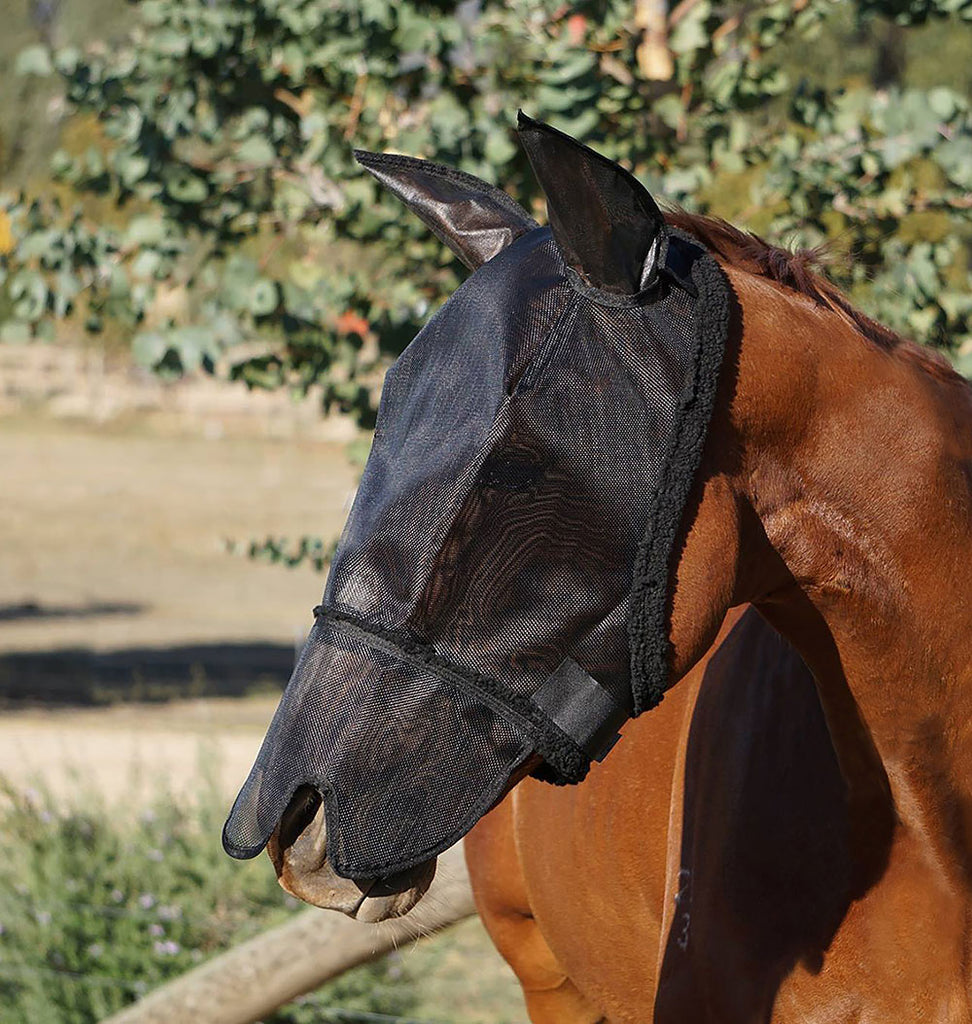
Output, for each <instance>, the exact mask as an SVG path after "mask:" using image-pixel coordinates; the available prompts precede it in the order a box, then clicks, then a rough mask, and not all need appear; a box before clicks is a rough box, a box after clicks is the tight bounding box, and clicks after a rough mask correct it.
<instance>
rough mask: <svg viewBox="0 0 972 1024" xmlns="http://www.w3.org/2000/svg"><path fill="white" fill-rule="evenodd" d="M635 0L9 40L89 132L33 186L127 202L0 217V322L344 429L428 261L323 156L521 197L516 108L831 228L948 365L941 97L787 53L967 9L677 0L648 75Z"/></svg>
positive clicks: (946, 168)
mask: <svg viewBox="0 0 972 1024" xmlns="http://www.w3.org/2000/svg"><path fill="white" fill-rule="evenodd" d="M634 6H635V5H634V4H633V3H632V2H631V0H600V2H579V3H577V4H576V5H574V6H573V7H568V6H565V5H563V4H561V3H560V0H504V2H500V0H464V2H462V3H459V4H453V3H446V2H442V0H403V2H401V3H396V4H391V3H388V2H387V0H222V2H220V3H218V4H213V3H209V2H207V0H141V2H140V3H139V5H138V11H139V13H140V16H141V24H140V26H139V27H138V28H137V29H136V30H135V31H134V32H133V34H132V35H131V38H130V40H129V42H128V43H127V44H126V45H123V46H120V47H114V48H112V49H111V50H108V49H106V48H100V49H99V48H92V49H90V50H89V51H87V52H84V53H82V52H80V51H79V50H78V49H77V48H70V47H69V48H65V49H62V50H59V51H57V52H55V53H48V52H47V51H46V50H43V49H38V48H34V49H32V50H30V51H28V52H26V53H25V54H23V55H22V58H21V66H22V69H23V70H24V71H25V72H27V73H31V74H41V73H45V72H47V71H48V70H49V69H53V73H56V74H57V75H59V76H61V78H62V79H63V82H64V85H65V88H66V91H67V96H68V98H69V100H70V102H71V103H72V104H73V105H74V108H75V110H76V111H77V112H78V113H79V114H80V115H83V116H86V117H89V118H91V121H90V124H91V125H92V131H91V132H90V135H91V139H90V145H89V146H88V147H87V148H86V149H84V150H83V151H81V152H69V151H62V152H59V153H58V154H56V157H55V160H54V167H53V170H54V173H55V175H56V176H57V177H58V178H59V179H61V181H62V182H66V183H67V184H68V185H69V186H70V193H69V194H71V193H73V194H74V195H76V196H85V195H100V196H102V197H107V198H108V200H110V202H111V203H112V204H114V205H115V206H117V207H118V208H120V209H122V210H124V211H127V212H128V218H129V219H128V221H127V224H126V226H125V227H124V228H113V227H109V226H105V225H103V224H101V223H97V222H94V221H92V219H91V218H90V217H89V216H87V215H86V214H85V213H84V209H85V208H84V207H83V206H81V207H79V208H71V209H68V208H66V207H65V208H61V206H60V205H59V204H58V203H57V202H55V201H54V200H52V199H49V198H33V199H29V198H28V197H25V196H19V197H13V196H11V197H8V198H7V199H6V200H5V201H4V202H3V203H2V204H0V235H2V234H3V231H2V223H3V220H5V221H6V223H7V224H8V231H9V233H10V234H11V236H12V241H11V242H10V243H9V244H8V246H7V248H8V250H9V251H8V253H7V255H6V256H5V257H2V261H3V262H2V266H0V278H3V280H2V281H0V309H3V308H5V304H6V306H7V307H8V308H10V310H11V312H10V313H9V314H5V315H6V323H5V324H4V325H3V327H2V328H0V332H2V334H3V335H5V336H7V337H13V338H17V337H24V336H29V335H31V334H34V335H40V336H44V335H48V336H49V335H50V334H51V333H52V326H51V324H52V321H53V320H56V319H58V318H64V317H74V318H77V319H79V320H81V321H83V322H84V324H85V326H86V327H87V328H88V329H89V330H91V331H99V330H102V329H103V328H104V327H105V325H106V324H107V323H116V324H120V325H122V327H123V328H124V329H126V330H129V331H130V332H131V333H132V335H133V337H134V341H133V352H134V355H135V358H136V359H137V360H138V361H139V362H140V363H142V364H144V365H145V366H149V367H152V368H154V369H155V370H156V371H157V372H159V373H162V374H168V375H172V374H179V373H182V372H185V371H187V370H196V369H199V368H202V369H204V370H207V371H211V372H212V371H216V370H219V371H220V372H223V371H225V372H226V373H227V374H228V375H229V376H230V377H231V378H235V379H241V380H244V381H246V382H247V383H248V384H250V385H252V386H261V387H277V386H284V385H286V386H290V387H293V388H295V389H296V390H297V391H298V392H299V393H306V392H307V391H308V389H310V388H311V387H312V386H314V385H319V386H320V387H321V388H322V389H323V400H324V402H325V404H328V405H329V404H331V403H335V402H336V403H338V404H339V405H340V406H341V407H343V408H345V409H348V410H350V411H353V412H354V413H356V414H357V415H358V417H359V418H360V419H361V420H362V421H363V422H365V423H367V422H369V421H370V420H371V419H372V417H373V411H374V406H375V398H376V394H377V390H378V387H379V385H380V379H381V369H382V367H383V365H384V361H383V357H386V356H389V355H394V354H395V353H396V352H397V351H399V350H400V349H401V347H402V346H403V344H404V343H405V342H406V341H407V340H408V338H410V337H411V335H412V334H413V333H414V331H415V330H416V328H417V325H418V324H419V323H420V322H421V320H422V319H423V318H424V317H425V316H426V314H427V311H428V310H429V308H430V307H432V306H434V305H435V304H436V303H438V302H439V301H441V299H442V297H443V296H444V295H445V294H447V293H448V291H449V290H451V289H452V288H453V287H454V285H455V283H456V280H457V276H456V268H455V265H454V263H453V261H452V260H451V258H450V257H448V255H447V254H445V253H443V251H442V247H441V246H439V245H438V244H436V243H433V242H430V240H429V237H428V234H427V232H426V231H425V230H424V229H423V228H422V227H421V225H419V224H418V223H417V222H416V221H415V220H414V219H413V218H408V217H404V216H402V213H401V210H400V209H399V207H398V205H397V204H396V203H395V202H394V201H393V200H391V199H390V198H388V197H386V196H384V195H382V194H381V192H380V191H379V190H378V188H377V186H376V185H375V183H374V182H372V181H371V180H370V179H369V178H368V177H367V176H366V175H363V174H361V173H359V172H358V171H357V170H356V168H355V167H354V165H353V162H352V159H351V152H350V150H351V145H352V143H354V144H356V145H359V146H363V147H365V148H373V149H387V148H393V149H397V150H403V151H406V152H409V153H413V154H417V155H424V156H434V157H435V158H437V159H440V160H442V161H443V162H446V163H450V164H454V165H457V166H460V167H462V168H463V169H465V170H467V171H471V172H473V173H477V174H481V175H483V176H485V177H487V178H490V179H492V180H496V181H500V182H502V183H503V184H504V185H505V186H506V187H508V188H510V190H511V191H512V192H513V193H514V194H515V195H517V197H518V198H521V199H526V200H527V201H528V202H529V198H530V196H531V193H532V190H533V188H534V186H533V184H532V181H531V178H530V175H529V174H528V173H527V169H526V165H525V160H524V157H523V155H522V153H521V152H520V150H519V148H518V147H517V145H516V144H515V141H514V139H513V136H512V132H511V120H512V114H513V111H515V109H516V107H517V106H518V105H523V106H524V107H526V108H527V109H528V110H529V112H530V113H531V114H533V115H535V116H541V117H545V118H548V119H550V120H552V121H553V122H554V123H555V124H557V125H558V126H560V127H562V128H564V129H565V130H567V131H569V132H572V133H574V134H576V135H578V136H580V137H582V138H584V139H587V140H589V141H592V142H596V143H597V144H598V145H599V146H600V147H601V148H602V149H603V150H604V151H605V152H607V153H608V154H609V155H610V156H612V157H614V158H616V159H620V160H622V161H623V162H625V163H626V164H628V165H629V166H631V167H632V168H633V169H634V170H635V171H636V172H637V173H638V174H640V175H641V176H642V177H643V178H644V179H645V180H646V181H647V182H648V184H649V185H650V186H651V187H652V188H654V189H655V190H656V192H657V193H658V194H659V195H661V196H663V197H665V198H667V199H669V200H673V201H676V202H680V203H684V204H686V205H689V206H697V207H700V208H702V209H706V210H711V211H713V212H716V213H720V214H724V215H728V216H730V217H732V218H733V219H735V220H737V221H741V222H743V223H748V224H750V225H751V226H753V227H755V228H757V229H759V230H760V231H763V232H767V233H770V234H772V235H779V234H781V233H782V234H788V235H792V237H794V238H795V239H796V240H797V241H799V242H803V243H809V244H816V243H819V242H821V241H826V240H836V241H837V242H838V243H839V244H840V245H841V246H842V247H843V248H845V249H847V250H849V252H850V253H851V255H852V259H851V260H848V261H847V266H846V268H845V269H844V270H843V271H840V272H838V276H839V278H840V283H842V284H844V285H845V286H847V287H849V288H850V290H851V291H852V293H853V295H854V297H855V298H856V299H857V300H858V301H860V302H861V303H862V304H863V305H864V306H865V308H866V309H867V310H868V311H869V312H870V313H871V314H872V315H874V316H875V317H877V318H879V319H881V320H884V321H886V322H887V323H889V324H890V325H891V326H893V327H896V328H899V329H901V330H903V331H905V332H906V333H908V334H911V335H913V336H916V337H917V338H919V339H920V340H924V341H928V342H931V343H933V344H937V345H941V346H944V347H950V348H951V349H952V351H953V352H956V353H961V354H960V355H959V356H958V358H960V359H961V360H962V365H963V367H964V368H965V369H966V370H970V369H972V349H970V338H972V321H970V315H972V302H970V300H969V298H968V292H969V289H968V244H969V238H968V228H967V210H968V191H969V187H970V177H969V174H970V172H969V167H970V166H972V115H970V110H969V103H968V100H967V98H966V97H965V96H964V95H962V93H961V91H959V90H956V89H952V88H949V87H948V86H946V85H939V86H937V87H935V88H931V89H915V88H911V89H905V88H902V87H900V86H892V87H881V88H876V87H875V86H874V85H872V84H871V83H870V82H868V81H866V80H862V79H861V77H860V76H857V77H856V78H854V79H851V80H847V81H843V80H841V81H839V82H837V83H836V84H834V83H829V84H821V76H819V75H816V76H815V74H814V71H813V69H812V68H810V67H807V66H803V67H801V66H800V60H799V59H797V57H795V56H794V55H795V54H799V53H803V54H804V59H803V63H804V65H808V64H811V63H812V55H813V54H814V53H815V52H816V47H817V45H818V44H819V42H820V40H821V37H822V35H825V34H826V33H833V32H834V31H837V29H835V27H834V26H835V25H836V26H837V28H838V29H839V30H840V31H841V32H843V33H844V34H845V36H846V35H848V34H853V33H854V32H855V31H865V30H867V28H868V26H871V25H873V24H874V22H873V19H874V18H876V17H878V16H881V17H885V18H890V19H893V20H894V21H895V22H896V23H897V24H898V25H899V26H903V28H902V29H900V31H907V32H915V31H919V29H916V28H915V26H917V25H921V24H923V23H925V22H928V21H929V20H932V21H934V20H941V19H948V18H950V19H966V20H968V19H970V18H972V2H969V0H910V2H907V0H861V2H860V3H858V4H857V5H855V6H854V8H852V9H851V10H852V11H853V14H852V15H851V19H852V20H853V19H854V18H856V20H857V24H856V25H855V24H850V25H848V24H846V19H847V18H848V14H847V11H848V8H849V5H842V4H839V3H835V0H801V2H799V3H794V2H782V0H777V2H771V3H766V4H759V5H743V4H740V3H729V4H716V3H714V2H713V0H693V2H685V3H681V4H678V5H677V6H673V8H672V10H671V12H670V16H669V19H668V26H667V30H668V37H667V38H668V46H669V48H670V58H671V60H670V73H669V72H668V71H666V72H664V73H663V76H662V78H661V79H660V80H655V79H649V78H647V77H645V74H644V73H643V72H642V71H641V70H639V59H638V53H639V47H640V46H641V44H642V42H643V34H642V28H641V26H640V25H639V24H638V23H637V20H636V18H635V13H634ZM841 19H845V21H841ZM966 31H967V30H966ZM807 54H809V55H810V57H809V58H808V57H807ZM793 69H796V70H797V72H798V74H797V78H796V80H793V75H792V73H791V72H792V70H793Z"/></svg>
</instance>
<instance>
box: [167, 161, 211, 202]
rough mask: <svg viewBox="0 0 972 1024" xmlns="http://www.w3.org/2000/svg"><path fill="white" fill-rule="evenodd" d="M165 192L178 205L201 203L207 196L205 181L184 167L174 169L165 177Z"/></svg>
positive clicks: (207, 188) (207, 189) (207, 190)
mask: <svg viewBox="0 0 972 1024" xmlns="http://www.w3.org/2000/svg"><path fill="white" fill-rule="evenodd" d="M165 190H166V192H168V193H169V195H170V196H172V198H173V199H175V200H176V202H178V203H201V202H203V201H204V200H205V198H206V197H207V196H208V195H209V187H208V186H207V184H206V181H205V179H204V178H202V177H200V176H199V175H197V174H193V173H192V172H191V171H188V170H186V168H184V167H176V168H175V169H173V170H172V171H171V172H170V173H169V174H168V175H167V177H166V180H165Z"/></svg>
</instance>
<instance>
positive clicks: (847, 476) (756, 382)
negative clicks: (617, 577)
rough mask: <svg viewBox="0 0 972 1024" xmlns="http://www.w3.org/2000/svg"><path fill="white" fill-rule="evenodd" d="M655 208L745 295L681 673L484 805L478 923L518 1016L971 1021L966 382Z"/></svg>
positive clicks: (971, 616)
mask: <svg viewBox="0 0 972 1024" xmlns="http://www.w3.org/2000/svg"><path fill="white" fill-rule="evenodd" d="M672 219H673V220H674V221H675V223H676V224H677V225H678V226H680V227H682V228H683V229H685V230H687V231H688V232H690V233H692V234H693V235H695V237H696V238H698V239H699V240H700V241H701V242H703V243H704V244H705V245H706V246H707V247H708V249H709V250H710V251H711V252H713V253H714V254H715V255H716V256H717V258H718V259H719V261H720V262H721V264H722V265H723V267H724V269H725V270H726V273H727V274H728V276H729V279H730V281H731V284H732V288H733V292H734V295H735V300H736V306H735V311H734V313H735V315H734V322H733V325H732V330H731V332H730V352H729V353H728V357H727V363H728V366H727V368H726V369H724V371H723V376H722V380H721V385H720V392H719V396H718V399H717V406H716V412H715V417H714V421H713V424H712V427H711V429H710V433H709V436H708V442H707V446H706V451H705V455H704V460H703V467H702V470H701V472H700V474H699V476H698V478H697V483H696V492H695V496H694V499H693V503H692V506H691V508H690V511H689V512H688V513H687V514H686V516H685V518H684V520H683V529H682V533H683V536H682V541H681V549H680V554H679V556H678V558H677V563H676V565H675V566H674V570H673V588H672V595H671V606H670V622H671V639H672V645H673V646H672V650H673V665H672V676H673V678H675V679H680V678H682V677H683V676H684V677H685V678H684V680H683V681H682V682H681V683H680V684H679V685H678V686H676V687H675V688H674V689H673V690H672V691H671V692H670V693H669V694H668V695H667V696H666V699H665V701H664V702H663V703H662V704H661V706H660V707H659V708H658V709H656V710H655V711H652V712H651V714H649V715H645V716H643V717H642V718H640V719H638V720H636V721H634V722H632V723H630V724H629V725H628V726H627V727H626V728H625V730H624V741H623V742H622V743H620V744H619V745H618V747H617V748H616V750H615V752H614V753H612V755H611V756H610V757H609V758H608V759H607V760H606V761H605V762H604V763H603V764H601V765H599V766H596V767H595V768H594V769H593V770H592V772H591V775H590V776H589V778H588V779H587V780H586V782H585V783H584V784H583V785H581V786H578V787H569V788H563V789H555V788H552V787H546V786H543V785H541V784H539V783H537V782H535V781H534V780H532V779H527V780H525V781H524V782H522V783H521V784H520V785H519V786H518V787H517V789H516V790H515V791H514V792H513V793H512V794H511V796H509V797H508V798H507V799H506V800H505V801H504V802H503V803H502V804H501V805H500V806H498V807H497V808H496V809H495V810H493V811H492V812H491V813H490V814H489V815H488V816H487V817H486V818H484V819H483V820H482V822H481V823H480V824H479V825H478V826H477V828H476V829H475V830H474V831H473V833H472V834H471V835H470V836H469V838H468V839H467V843H466V849H467V858H468V862H469V867H470V871H471V874H472V878H473V884H474V890H475V893H476V898H477V902H478V905H479V908H480V911H481V914H482V917H483V920H484V922H485V923H486V926H487V928H488V929H489V931H490V934H491V935H492V937H493V939H494V941H495V942H496V944H497V946H498V948H499V949H500V951H501V952H502V953H503V955H504V956H505V957H506V958H507V960H508V961H509V962H510V964H511V965H512V967H513V969H514V970H515V971H516V973H517V975H518V977H519V978H520V980H521V982H522V985H523V988H524V992H525V995H526V999H527V1004H528V1008H529V1012H530V1017H531V1020H532V1021H533V1022H534V1024H594V1022H598V1021H610V1022H612V1024H614V1022H622V1021H625V1022H647V1021H654V1022H655V1024H669V1022H673V1024H674V1022H680V1024H681V1022H695V1021H699V1022H702V1021H705V1022H710V1021H711V1022H721V1024H736V1022H738V1024H742V1022H753V1024H756V1022H767V1021H774V1022H784V1021H785V1022H798V1021H799V1022H814V1024H823V1022H827V1024H830V1022H834V1024H836V1022H841V1024H844V1022H851V1021H853V1022H888V1021H901V1022H904V1021H908V1022H912V1021H914V1022H917V1021H922V1022H924V1021H942V1022H945V1021H947V1022H950V1024H951V1022H959V1021H963V1022H964V1021H970V1020H972V960H970V957H972V587H970V581H969V574H970V570H972V563H970V552H972V390H970V388H969V386H968V384H967V382H965V381H964V380H963V379H962V378H960V377H959V376H957V375H956V374H955V373H954V372H953V371H952V370H951V369H950V368H949V367H948V366H947V364H946V363H945V362H944V361H943V360H941V359H939V358H938V357H936V356H934V355H933V354H931V353H930V352H928V351H927V350H925V349H921V348H918V347H916V346H914V345H912V344H910V343H908V342H906V341H903V340H901V339H900V338H898V337H897V336H895V335H894V334H892V333H891V332H890V331H888V330H886V329H885V328H883V327H881V326H879V325H878V324H876V323H874V322H872V321H870V320H869V319H867V318H865V317H864V316H862V315H861V314H860V313H858V312H856V311H855V310H853V309H852V308H851V307H850V306H849V305H848V303H847V301H846V300H845V299H844V298H843V297H842V296H841V295H840V294H839V293H838V292H837V291H836V290H835V289H834V288H833V287H832V286H831V285H830V284H829V283H827V282H826V281H825V280H823V279H822V278H820V277H818V276H817V275H815V274H814V273H812V272H811V271H810V270H809V269H808V260H807V258H806V255H805V254H804V255H793V254H789V253H785V252H783V251H782V250H779V249H775V248H773V247H771V246H769V245H766V244H765V243H763V242H762V241H760V240H758V239H755V238H753V237H752V236H749V235H745V234H743V233H742V232H739V231H736V230H735V229H733V228H730V227H729V226H728V225H725V224H723V223H720V222H716V221H712V220H708V219H704V218H699V217H691V216H688V215H685V214H677V215H675V216H674V217H673V218H672ZM744 604H750V605H752V606H754V607H750V608H748V609H746V610H743V611H741V612H740V611H732V612H730V613H729V615H728V617H727V616H726V613H727V610H728V609H731V608H735V607H736V606H740V605H744ZM724 620H725V621H724ZM770 624H771V625H770ZM777 631H778V632H777ZM713 641H714V642H713Z"/></svg>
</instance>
